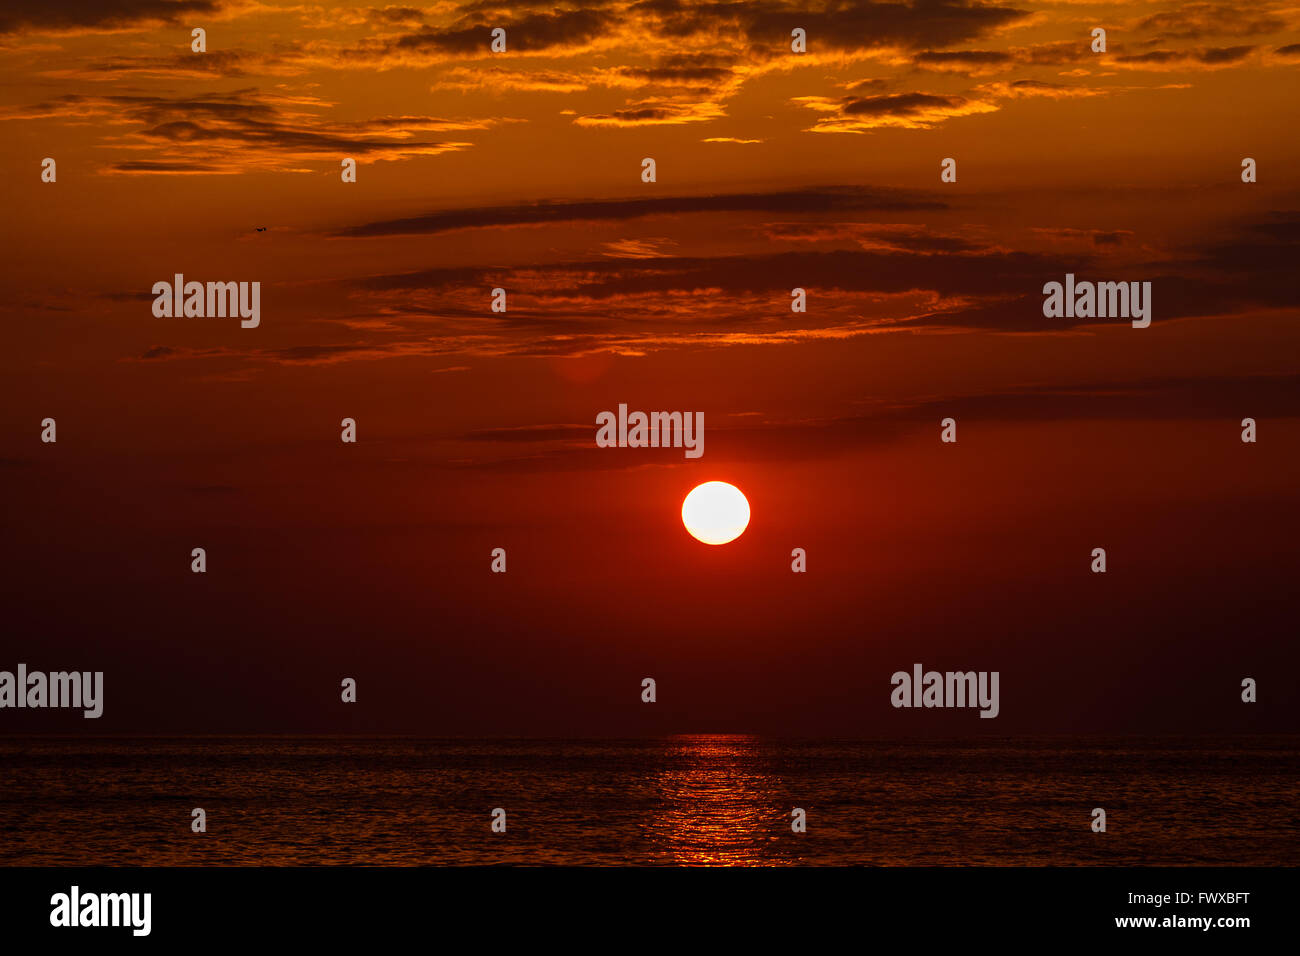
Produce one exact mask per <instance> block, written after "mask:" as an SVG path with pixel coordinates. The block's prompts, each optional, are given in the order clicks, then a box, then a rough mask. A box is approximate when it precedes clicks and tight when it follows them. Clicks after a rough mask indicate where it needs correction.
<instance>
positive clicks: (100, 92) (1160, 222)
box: [0, 0, 1300, 736]
mask: <svg viewBox="0 0 1300 956" xmlns="http://www.w3.org/2000/svg"><path fill="white" fill-rule="evenodd" d="M495 26H501V27H503V28H504V29H506V31H507V51H506V52H505V53H501V54H493V53H491V52H490V50H489V42H490V31H491V29H492V28H493V27H495ZM1098 26H1100V27H1104V28H1105V29H1106V30H1107V51H1106V52H1105V53H1094V52H1093V51H1092V50H1091V48H1090V44H1091V31H1092V30H1093V28H1094V27H1098ZM1298 26H1300V21H1298V20H1297V16H1296V14H1295V12H1294V10H1292V9H1291V8H1289V7H1287V6H1285V5H1283V4H1274V3H1263V4H1255V5H1250V6H1248V7H1241V6H1238V5H1229V4H1216V3H1189V4H1166V3H1125V4H1094V3H1089V2H1079V3H1056V4H1032V5H1022V4H1001V3H985V4H975V3H964V2H957V3H914V4H906V3H893V4H870V3H849V4H835V5H826V6H825V7H818V8H804V9H799V7H798V6H797V5H794V4H784V3H779V2H757V3H746V4H726V3H722V4H712V3H702V2H679V0H640V2H634V3H627V2H625V0H611V2H595V3H591V2H586V0H577V2H573V3H560V4H555V3H546V4H541V3H527V2H525V3H517V4H504V5H499V4H495V3H492V2H470V3H456V2H448V3H442V4H435V5H433V6H429V7H416V6H412V7H397V6H388V7H361V6H352V5H333V4H325V5H319V6H317V5H306V6H303V5H290V4H282V3H265V2H232V3H226V2H222V0H176V2H172V0H145V2H138V0H114V2H110V3H89V2H85V3H56V4H49V3H43V2H34V0H33V2H27V0H21V2H18V3H11V4H9V5H7V6H6V9H5V12H4V13H3V14H0V64H3V74H4V79H5V82H4V83H3V84H2V85H0V132H2V134H3V147H2V148H0V172H2V173H3V175H4V177H5V181H6V182H7V183H8V184H9V185H10V188H9V189H8V190H7V191H6V199H7V202H6V222H7V224H8V228H6V229H5V230H4V231H3V235H2V239H0V241H3V243H4V248H3V252H4V256H3V263H4V265H3V269H2V271H0V294H3V295H4V297H5V301H6V303H7V308H6V309H5V328H6V330H7V331H8V346H7V348H5V349H4V350H3V351H2V352H0V397H3V402H0V442H2V443H3V444H2V446H0V475H2V476H3V481H4V487H5V492H6V495H5V496H6V500H7V501H8V502H9V503H10V505H11V507H9V508H6V510H5V515H4V518H3V527H2V529H0V530H2V531H3V535H4V540H5V541H6V544H7V547H6V548H5V554H6V557H5V563H6V591H8V597H7V599H6V605H7V611H6V619H5V620H6V623H5V626H4V628H3V635H0V651H2V652H3V655H2V656H0V668H6V667H8V668H10V669H12V666H13V665H15V664H16V663H17V662H18V661H24V662H26V663H28V665H29V666H30V667H32V668H45V669H49V670H56V669H72V668H75V669H100V670H103V671H104V672H105V684H106V700H107V702H106V708H105V717H104V718H102V719H101V720H100V721H98V722H96V725H95V727H94V728H93V729H94V730H97V731H104V732H112V731H124V732H125V731H145V732H166V731H172V730H175V731H220V730H245V731H253V732H258V731H260V732H277V731H296V730H325V731H354V730H355V731H371V730H376V731H390V732H404V733H422V734H441V733H449V734H450V733H467V734H497V733H519V734H549V733H563V734H575V735H587V734H590V735H599V734H606V733H619V734H642V733H659V732H677V731H681V732H708V731H744V732H748V731H752V732H770V733H790V734H813V735H826V736H853V735H874V734H882V735H886V734H907V733H914V732H915V733H945V734H951V735H963V734H967V733H1025V732H1060V733H1066V732H1088V731H1093V730H1097V731H1122V732H1144V731H1170V732H1179V731H1189V732H1190V731H1203V730H1208V731H1233V730H1242V729H1251V730H1259V731H1282V730H1287V731H1294V730H1297V729H1300V723H1298V722H1297V718H1296V716H1295V714H1296V713H1297V710H1296V707H1295V706H1294V705H1295V703H1296V690H1295V687H1296V682H1295V680H1294V676H1293V675H1294V672H1295V667H1296V666H1297V664H1300V660H1297V653H1296V651H1295V649H1294V648H1295V645H1294V640H1293V635H1292V631H1293V628H1294V621H1295V618H1296V610H1297V609H1296V599H1295V597H1294V591H1295V587H1294V581H1295V577H1296V571H1297V567H1298V559H1300V547H1298V546H1297V544H1296V541H1297V531H1300V508H1298V507H1297V502H1296V496H1295V487H1296V480H1297V477H1300V455H1297V451H1296V448H1297V440H1298V439H1300V388H1298V387H1297V386H1300V367H1298V365H1297V360H1296V356H1297V345H1298V344H1300V335H1298V334H1297V330H1296V318H1297V295H1296V292H1295V288H1294V284H1293V283H1294V279H1293V276H1294V271H1295V270H1294V263H1295V261H1296V251H1297V240H1298V239H1300V198H1298V196H1297V180H1296V169H1297V160H1300V149H1298V148H1297V146H1298V140H1297V134H1296V131H1295V124H1294V115H1295V101H1296V92H1297V66H1298V65H1300V29H1297V27H1298ZM194 27H202V28H204V29H205V30H206V31H207V52H206V53H202V54H199V53H193V52H191V50H190V31H191V30H192V29H193V28H194ZM795 27H800V28H803V29H805V30H806V31H807V35H808V52H806V53H803V54H795V53H793V52H791V51H790V44H789V38H790V31H791V30H792V29H793V28H795ZM45 157H51V158H54V159H55V160H56V162H57V181H56V182H54V183H46V182H42V181H41V176H40V172H41V161H42V159H43V158H45ZM343 157H353V158H355V159H356V160H357V163H358V176H357V181H356V182H355V183H343V182H342V181H341V178H340V173H339V170H340V161H341V159H342V158H343ZM645 157H652V158H654V159H655V160H656V164H657V178H656V182H654V183H644V182H642V181H641V175H640V173H641V161H642V159H643V158H645ZM945 157H952V158H955V159H956V161H957V173H958V175H957V182H955V183H944V182H941V181H940V176H939V172H940V162H941V160H942V159H944V158H945ZM1245 157H1250V158H1253V159H1254V160H1256V163H1257V166H1258V181H1257V182H1254V183H1243V182H1242V180H1241V163H1242V159H1243V158H1245ZM258 227H266V231H265V232H257V231H255V230H256V229H257V228H258ZM177 272H180V273H184V274H185V275H186V276H187V278H190V279H196V280H199V281H208V280H212V281H230V280H235V281H253V280H255V281H259V282H260V283H261V289H262V315H261V324H260V326H259V327H258V328H256V329H242V328H240V326H239V323H238V321H235V320H227V319H215V318H214V319H198V318H190V319H178V318H158V317H155V316H154V315H153V312H152V309H151V303H152V300H153V296H152V294H151V292H150V290H151V288H152V286H153V284H154V283H155V282H157V281H159V280H168V281H169V280H170V279H171V277H172V275H173V274H174V273H177ZM1067 272H1069V273H1075V274H1076V275H1078V276H1079V278H1080V279H1090V280H1093V281H1106V280H1123V281H1150V282H1151V283H1152V287H1153V317H1154V320H1153V322H1152V324H1151V326H1150V327H1149V328H1146V329H1134V328H1132V327H1131V326H1130V325H1129V323H1128V322H1127V321H1123V320H1104V321H1094V320H1069V319H1047V318H1045V317H1044V316H1043V313H1042V300H1043V297H1042V292H1041V290H1042V287H1043V285H1044V283H1046V282H1049V281H1062V280H1063V278H1064V276H1065V274H1066V273H1067ZM498 286H499V287H504V288H506V289H507V292H508V297H509V298H508V301H509V309H508V312H506V313H505V314H500V313H492V312H491V311H490V309H489V303H490V293H491V290H492V289H493V288H495V287H498ZM794 287H800V288H805V289H806V290H807V293H808V311H807V312H806V313H802V314H797V313H792V312H791V311H790V305H789V303H790V290H791V289H792V288H794ZM619 403H627V404H628V406H629V407H630V408H632V409H644V410H659V409H667V410H683V411H686V410H689V411H702V412H703V413H704V416H705V423H706V430H705V436H706V437H705V448H706V450H705V454H704V456H703V457H702V458H701V459H699V460H695V461H692V460H687V459H685V458H684V457H683V456H682V454H681V452H680V450H673V451H667V450H666V451H653V450H639V449H600V448H597V447H596V446H595V442H594V436H595V427H594V421H595V416H596V415H597V413H599V412H600V411H603V410H606V409H616V408H617V407H618V405H619ZM949 416H951V417H954V418H956V419H957V421H958V436H959V440H958V442H957V443H956V444H955V445H945V444H941V443H940V441H939V422H940V420H941V419H942V418H945V417H949ZM46 417H53V418H55V419H56V420H57V422H58V426H57V427H58V441H57V443H55V444H43V443H42V442H41V440H40V434H41V427H40V422H41V420H42V419H44V418H46ZM344 417H352V418H354V419H355V420H356V421H357V423H358V435H359V441H358V442H357V444H355V445H348V444H343V443H341V442H340V441H339V422H340V420H341V419H342V418H344ZM1244 417H1253V418H1255V419H1256V420H1257V422H1258V428H1259V440H1258V442H1256V443H1255V444H1245V443H1243V442H1241V441H1240V432H1241V425H1240V422H1241V420H1242V419H1243V418H1244ZM710 479H721V480H726V481H731V482H733V483H735V484H737V485H738V486H740V487H741V488H742V489H743V490H744V491H745V493H746V494H747V495H748V496H749V499H750V503H751V506H752V509H753V519H752V523H751V525H750V527H749V529H748V530H747V531H746V533H745V535H744V536H742V537H741V538H740V539H739V540H737V541H736V542H734V543H733V544H730V545H726V546H722V547H718V548H710V547H708V546H705V545H701V544H699V543H698V542H695V541H694V540H693V539H691V538H690V537H689V536H687V535H686V534H685V532H684V530H683V529H682V527H681V523H680V520H679V517H678V510H679V508H680V503H681V499H682V498H683V497H684V495H685V494H686V492H687V491H689V489H690V488H691V487H693V486H694V485H695V484H697V483H699V482H701V481H706V480H710ZM194 547H204V548H206V549H207V553H208V571H207V573H206V574H204V575H196V574H192V573H190V570H189V562H190V558H189V555H190V550H191V549H192V548H194ZM494 547H504V548H506V549H507V553H508V562H509V564H508V567H509V570H508V572H507V573H506V574H505V575H493V574H491V573H490V572H489V553H490V551H491V550H492V548H494ZM794 547H803V548H805V549H806V550H807V552H808V573H807V574H803V575H796V574H793V573H791V571H790V551H791V549H792V548H794ZM1095 547H1104V548H1106V550H1107V555H1108V564H1109V568H1108V571H1107V573H1106V574H1105V575H1094V574H1092V573H1090V571H1089V563H1090V553H1091V551H1092V549H1093V548H1095ZM918 661H919V662H921V663H923V664H925V665H926V666H927V667H934V668H936V669H941V670H944V669H962V670H967V669H974V670H999V671H1000V672H1001V673H1002V681H1001V688H1002V707H1001V716H1000V717H999V718H998V719H997V720H996V721H981V720H979V719H978V718H976V716H975V714H974V713H973V712H952V711H944V712H932V713H924V712H914V711H895V710H893V709H892V708H890V706H889V704H888V700H889V690H890V685H889V676H890V674H891V673H893V672H894V671H895V670H900V669H903V670H906V669H910V667H911V665H912V664H913V663H915V662H918ZM345 676H351V677H355V678H357V680H358V682H359V702H358V704H357V705H355V706H344V705H342V704H341V703H339V701H338V692H337V688H338V684H339V680H340V679H341V678H342V677H345ZM646 676H650V677H655V678H656V679H657V680H658V682H659V702H658V703H656V704H655V705H653V707H651V706H647V705H644V704H642V703H641V702H640V698H639V691H640V682H641V679H642V678H643V677H646ZM1246 676H1251V677H1254V678H1256V679H1257V680H1258V681H1259V684H1260V700H1259V703H1258V704H1256V705H1243V704H1242V703H1241V702H1240V699H1239V687H1240V681H1241V679H1242V678H1243V677H1246ZM4 720H5V723H6V726H8V727H11V728H13V729H32V730H58V731H62V732H82V731H84V730H86V729H87V728H88V725H87V722H85V721H83V720H81V719H80V718H73V717H71V716H69V715H65V714H53V713H43V714H32V713H24V714H15V713H13V712H7V715H6V716H5V718H4Z"/></svg>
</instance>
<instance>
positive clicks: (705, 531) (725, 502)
mask: <svg viewBox="0 0 1300 956" xmlns="http://www.w3.org/2000/svg"><path fill="white" fill-rule="evenodd" d="M682 524H684V525H686V530H687V531H689V532H690V533H691V535H692V536H693V537H695V538H696V540H699V541H703V542H704V543H705V544H726V543H727V542H728V541H735V540H736V539H737V538H739V537H740V536H741V535H742V534H743V533H744V531H745V528H747V527H748V526H749V501H748V500H747V499H746V498H745V496H744V495H743V494H741V491H740V489H739V488H737V487H736V486H735V485H729V484H727V483H726V482H725V481H706V482H705V483H704V484H702V485H696V486H695V487H694V488H692V489H691V493H690V494H689V495H687V496H686V500H685V501H683V502H682Z"/></svg>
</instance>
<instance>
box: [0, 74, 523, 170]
mask: <svg viewBox="0 0 1300 956" xmlns="http://www.w3.org/2000/svg"><path fill="white" fill-rule="evenodd" d="M328 105H330V104H327V103H325V102H323V101H321V100H318V99H315V98H313V97H296V98H293V97H284V96H279V95H275V94H267V93H262V92H260V91H258V90H256V89H253V88H248V89H240V90H234V91H231V92H227V93H202V94H195V95H192V96H173V97H168V96H164V95H149V94H123V95H116V96H86V95H81V94H67V95H64V96H61V97H57V98H55V99H53V100H48V101H45V102H43V103H37V104H33V105H31V106H26V107H8V108H3V109H0V122H2V121H14V120H34V119H54V120H63V121H85V120H95V121H98V122H99V123H101V124H102V125H103V127H104V129H105V132H104V134H103V135H104V140H105V142H104V145H105V146H106V147H107V148H108V149H110V150H113V149H116V150H118V151H119V152H125V153H127V154H128V155H129V154H131V153H134V152H138V151H140V150H148V151H149V152H150V154H151V155H153V156H157V157H159V158H157V159H151V160H134V159H123V160H117V161H115V162H110V163H109V164H108V165H107V166H106V168H105V171H106V172H110V173H112V172H121V173H133V174H141V173H151V172H153V173H191V174H195V173H232V172H245V171H247V170H249V169H266V170H295V169H298V168H300V163H301V162H302V161H304V160H317V161H321V162H328V163H329V164H330V165H331V166H335V167H336V166H337V164H338V160H339V157H340V156H354V157H357V158H359V159H363V160H364V159H369V160H381V159H382V160H400V159H410V158H413V157H417V156H436V155H438V154H440V153H444V152H448V151H452V150H460V149H467V148H469V147H470V146H471V145H472V144H471V143H468V142H463V141H459V140H429V139H421V138H417V137H418V136H419V134H422V133H427V132H433V131H457V132H460V131H466V130H481V129H486V128H488V127H489V126H491V125H493V124H494V123H496V122H501V120H495V119H478V120H472V121H462V120H449V119H441V118H437V117H429V116H384V117H377V118H373V119H370V120H363V121H358V122H329V121H323V120H322V119H321V118H320V116H319V113H318V111H319V110H320V109H321V108H323V107H326V106H328Z"/></svg>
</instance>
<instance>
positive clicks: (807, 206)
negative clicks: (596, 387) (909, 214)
mask: <svg viewBox="0 0 1300 956" xmlns="http://www.w3.org/2000/svg"><path fill="white" fill-rule="evenodd" d="M943 208H946V204H945V203H943V202H940V201H938V200H937V199H935V198H934V197H933V196H932V195H931V194H929V193H919V192H908V191H904V190H897V189H873V188H867V187H860V186H822V187H812V188H808V189H794V190H784V191H775V192H758V193H722V194H713V195H704V196H666V197H662V198H653V199H598V200H586V201H567V200H566V201H554V200H552V201H540V202H532V203H519V204H515V205H508V206H479V207H470V208H465V209H449V210H443V211H438V212H431V213H427V214H425V215H421V216H411V217H407V218H402V219H388V220H379V221H375V222H368V223H363V224H361V225H356V226H347V227H344V228H342V229H339V230H337V231H335V232H334V233H332V235H333V236H334V237H336V238H348V239H365V238H374V237H378V236H398V235H430V234H434V233H441V232H449V231H451V230H453V229H488V228H501V227H509V226H537V225H552V224H556V223H568V222H602V221H626V220H630V219H641V218H644V217H646V216H673V215H682V214H695V213H744V212H754V213H782V212H806V213H826V212H831V211H838V212H866V211H873V210H874V211H882V212H901V211H906V210H920V209H936V210H937V209H943Z"/></svg>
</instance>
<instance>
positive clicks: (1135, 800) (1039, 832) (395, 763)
mask: <svg viewBox="0 0 1300 956" xmlns="http://www.w3.org/2000/svg"><path fill="white" fill-rule="evenodd" d="M1298 748H1300V737H1294V736H1288V737H1279V736H1241V737H1196V738H1145V737H1114V738H1110V737H1108V738H1101V737H1086V738H1084V737H1036V738H979V739H976V740H971V739H966V740H933V739H909V740H825V739H823V740H784V739H774V738H766V737H750V736H738V735H699V736H675V737H664V738H658V739H638V740H595V739H593V740H546V739H508V740H489V739H481V740H480V739H467V738H459V739H422V738H413V737H202V736H196V737H172V738H148V737H130V738H126V737H121V738H109V737H79V738H72V737H50V736H20V737H12V736H11V737H0V866H50V867H54V866H104V865H107V866H134V865H141V866H175V865H186V866H206V865H221V866H288V865H291V866H302V865H366V866H417V865H473V866H509V865H524V866H554V865H569V866H573V865H577V866H626V865H633V866H736V865H740V866H788V865H796V866H797V865H805V866H809V865H833V866H844V865H849V866H935V865H939V866H1023V865H1031V866H1043V865H1046V866H1116V865H1121V866H1129V865H1138V866H1156V865H1173V866H1260V865H1295V864H1296V863H1297V862H1298V861H1300V799H1298V798H1300V757H1298V754H1300V749H1298ZM195 809H202V810H203V812H204V818H205V823H206V830H205V831H204V832H195V830H194V828H193V821H194V820H195V815H194V810H195ZM1097 809H1101V810H1104V811H1105V831H1104V832H1098V831H1097V830H1095V829H1094V827H1095V821H1096V820H1098V819H1099V817H1098V816H1097V815H1096V814H1095V810H1097ZM799 811H802V813H800V812H799ZM494 820H496V821H497V827H496V828H495V829H494V827H493V822H494ZM800 820H802V822H803V827H804V829H803V832H796V829H797V826H796V825H797V823H798V822H799V821H800ZM502 823H503V824H504V830H503V832H498V831H501V830H502Z"/></svg>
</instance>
